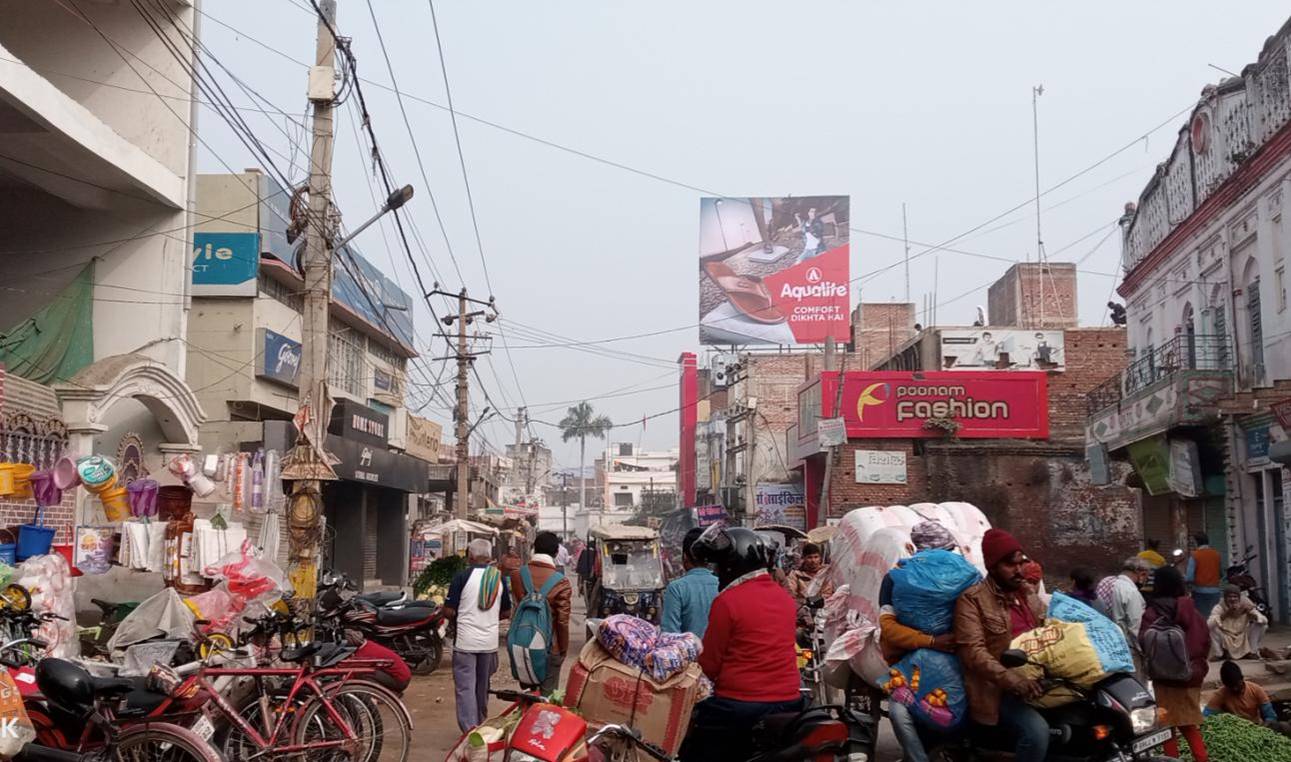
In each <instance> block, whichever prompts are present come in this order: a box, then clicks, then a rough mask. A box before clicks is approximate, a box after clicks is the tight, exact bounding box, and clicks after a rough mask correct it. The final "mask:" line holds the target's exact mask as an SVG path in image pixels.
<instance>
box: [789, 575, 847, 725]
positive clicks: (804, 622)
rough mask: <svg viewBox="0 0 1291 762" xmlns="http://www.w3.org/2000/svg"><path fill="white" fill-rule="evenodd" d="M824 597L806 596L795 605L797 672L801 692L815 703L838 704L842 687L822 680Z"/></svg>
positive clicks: (840, 701)
mask: <svg viewBox="0 0 1291 762" xmlns="http://www.w3.org/2000/svg"><path fill="white" fill-rule="evenodd" d="M824 607H825V600H824V599H823V598H820V597H815V598H810V599H808V600H807V601H806V602H805V603H803V605H802V606H799V607H798V636H797V637H798V672H799V673H800V674H801V675H802V695H803V697H804V698H806V699H807V700H808V701H810V702H811V703H812V704H815V705H825V704H841V703H842V699H843V697H842V691H840V690H838V689H837V688H834V687H832V686H830V685H828V684H827V683H826V682H825V673H824V667H825V651H826V645H825V611H824Z"/></svg>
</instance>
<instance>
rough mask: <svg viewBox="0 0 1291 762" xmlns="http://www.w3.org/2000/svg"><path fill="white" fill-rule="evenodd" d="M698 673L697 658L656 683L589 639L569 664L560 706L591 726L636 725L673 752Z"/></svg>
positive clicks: (685, 726)
mask: <svg viewBox="0 0 1291 762" xmlns="http://www.w3.org/2000/svg"><path fill="white" fill-rule="evenodd" d="M702 674H703V672H702V671H701V670H700V668H699V665H698V664H691V665H690V666H688V667H687V668H686V669H685V671H683V672H680V673H678V674H676V675H673V676H672V677H671V678H669V679H668V680H667V681H666V682H663V683H656V682H655V681H654V680H652V679H650V676H649V675H648V674H646V673H645V672H644V671H642V670H640V669H638V668H636V667H631V666H628V665H627V664H623V663H621V662H619V661H617V660H616V659H615V658H614V657H613V656H611V655H610V654H609V653H608V652H607V651H606V650H605V649H603V648H601V646H600V644H599V643H597V642H596V641H595V640H592V641H589V642H588V643H587V645H585V646H583V650H582V652H581V653H579V654H578V662H577V663H576V664H575V665H574V667H573V669H572V670H570V673H569V682H568V685H567V686H566V687H565V706H566V708H569V709H574V710H577V711H578V712H579V713H580V714H582V715H583V717H584V719H586V720H587V722H588V724H590V725H593V726H596V727H599V726H601V725H606V724H611V723H616V724H622V725H628V726H630V727H633V728H636V729H637V730H639V731H641V737H642V738H643V739H644V740H646V741H649V742H650V743H653V744H655V745H657V746H659V747H660V748H662V749H663V750H664V751H666V752H668V753H669V754H676V753H677V750H678V749H680V748H681V742H682V739H684V738H685V737H686V731H687V730H688V729H689V727H690V713H691V710H692V709H694V708H695V701H696V700H697V699H698V697H699V678H700V675H702Z"/></svg>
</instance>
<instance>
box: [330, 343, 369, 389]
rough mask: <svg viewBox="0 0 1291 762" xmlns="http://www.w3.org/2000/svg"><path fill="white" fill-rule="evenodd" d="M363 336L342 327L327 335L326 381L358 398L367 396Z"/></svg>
mask: <svg viewBox="0 0 1291 762" xmlns="http://www.w3.org/2000/svg"><path fill="white" fill-rule="evenodd" d="M364 343H365V342H364V341H363V336H361V335H360V334H357V333H355V332H354V331H351V330H349V329H348V328H342V329H341V330H339V331H334V332H333V333H331V334H330V335H329V336H328V337H327V354H328V358H327V383H328V384H330V385H331V386H332V388H333V389H338V390H340V391H343V392H346V393H348V394H352V395H354V396H356V397H359V398H360V399H362V398H364V397H366V396H367V389H366V386H367V383H366V382H367V378H366V377H367V373H366V372H365V366H366V363H365V362H364V361H363V350H364V347H363V345H364Z"/></svg>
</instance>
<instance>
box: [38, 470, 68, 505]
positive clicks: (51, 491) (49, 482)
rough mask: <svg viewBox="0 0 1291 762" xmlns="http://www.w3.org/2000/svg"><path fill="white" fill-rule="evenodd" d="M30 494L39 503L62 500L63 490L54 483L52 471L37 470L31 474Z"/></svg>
mask: <svg viewBox="0 0 1291 762" xmlns="http://www.w3.org/2000/svg"><path fill="white" fill-rule="evenodd" d="M31 494H32V496H33V497H35V498H36V502H37V503H39V504H40V505H58V504H59V503H61V502H63V491H62V490H61V489H59V488H58V486H57V485H56V484H54V472H53V471H37V472H36V473H34V474H32V475H31Z"/></svg>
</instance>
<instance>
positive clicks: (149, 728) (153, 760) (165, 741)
mask: <svg viewBox="0 0 1291 762" xmlns="http://www.w3.org/2000/svg"><path fill="white" fill-rule="evenodd" d="M103 758H104V759H107V760H112V762H222V760H221V757H220V755H219V753H218V752H216V751H215V749H213V748H211V745H210V744H208V743H207V742H206V741H203V740H202V737H201V736H199V735H197V734H196V733H194V732H193V731H191V730H188V729H187V728H181V727H179V726H178V725H171V724H170V723H167V722H151V723H148V724H147V725H138V726H135V727H132V728H126V729H125V730H123V731H121V733H120V735H118V736H117V738H116V741H115V742H114V743H112V744H111V746H110V747H109V748H108V749H106V750H105V751H104V755H103Z"/></svg>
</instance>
